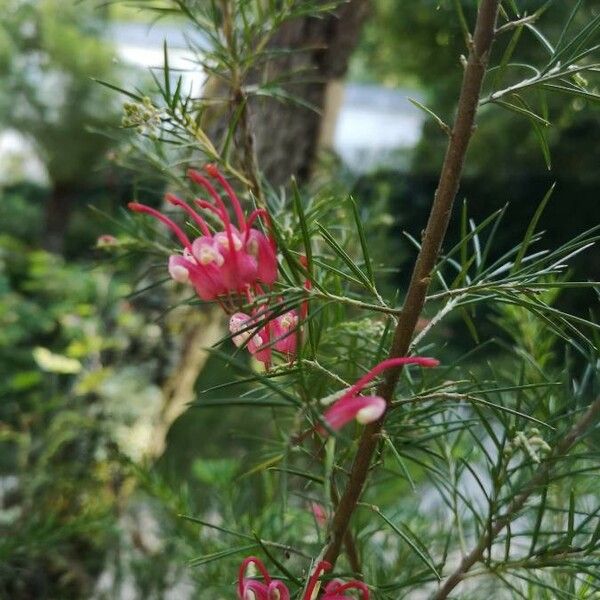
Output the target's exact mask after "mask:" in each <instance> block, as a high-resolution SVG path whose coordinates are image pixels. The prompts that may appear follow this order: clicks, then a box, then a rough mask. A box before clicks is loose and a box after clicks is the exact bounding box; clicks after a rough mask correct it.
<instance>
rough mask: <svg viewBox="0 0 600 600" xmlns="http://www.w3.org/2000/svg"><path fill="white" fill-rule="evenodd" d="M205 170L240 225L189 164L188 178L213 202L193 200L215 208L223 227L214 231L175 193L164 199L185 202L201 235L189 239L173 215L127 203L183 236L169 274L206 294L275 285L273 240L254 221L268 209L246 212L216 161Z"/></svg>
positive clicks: (206, 296)
mask: <svg viewBox="0 0 600 600" xmlns="http://www.w3.org/2000/svg"><path fill="white" fill-rule="evenodd" d="M205 170H206V172H207V174H208V175H209V176H210V177H211V178H213V179H216V180H217V181H218V182H219V183H220V184H221V186H222V187H223V189H224V190H225V192H226V194H227V196H228V198H229V201H230V203H231V207H232V208H233V212H234V214H235V216H236V221H237V226H236V225H234V224H233V223H232V222H231V218H230V215H229V211H228V209H227V207H226V206H225V203H224V202H223V200H222V198H221V196H220V195H219V193H218V192H217V190H216V189H215V188H214V186H213V185H212V183H211V182H210V181H209V180H208V179H207V178H206V177H205V176H204V175H202V174H201V173H200V172H198V171H196V170H194V169H190V170H189V171H188V176H189V178H190V179H191V180H192V181H193V182H195V183H197V184H198V185H200V186H201V187H202V188H203V189H204V190H205V191H206V192H207V193H208V195H209V196H210V198H211V199H212V202H209V201H207V200H205V199H201V198H196V199H195V200H194V203H195V205H196V206H198V207H199V208H201V209H202V210H204V211H207V212H210V213H213V214H214V215H215V216H216V218H217V219H218V221H220V223H221V227H222V230H220V231H217V232H215V233H213V232H211V229H210V228H209V226H208V223H207V222H206V220H205V219H204V217H203V216H202V214H200V213H199V212H198V211H196V210H194V208H192V207H191V206H190V205H189V204H188V203H187V202H185V201H184V200H182V199H181V198H178V197H177V196H175V195H174V194H167V195H166V196H165V198H166V200H167V201H168V202H170V203H171V204H173V205H174V206H178V207H179V208H181V209H182V210H183V211H184V212H185V213H187V215H188V216H189V217H190V218H191V219H192V221H193V222H194V224H195V225H196V226H197V227H198V230H199V231H200V232H201V235H200V236H199V237H197V238H196V239H194V241H191V240H190V239H189V237H188V236H187V235H186V234H185V233H184V231H183V230H182V229H181V227H179V226H178V225H177V224H176V223H175V222H174V221H172V220H171V219H170V218H169V217H167V216H165V215H163V214H162V213H160V212H159V211H157V210H156V209H154V208H151V207H150V206H146V205H145V204H140V203H138V202H131V203H130V204H129V208H130V209H131V210H133V211H136V212H143V213H147V214H149V215H152V216H153V217H155V218H157V219H158V220H159V221H161V222H163V223H164V224H165V225H166V226H167V227H169V229H171V231H172V232H173V233H174V234H175V235H176V236H177V238H178V239H179V241H180V242H181V245H182V246H183V248H182V250H183V251H182V254H173V255H172V256H170V257H169V274H170V275H171V277H172V278H173V279H174V280H175V281H178V282H180V283H191V284H192V285H193V287H194V288H195V290H196V292H197V293H198V296H200V298H202V299H203V300H209V301H210V300H218V299H223V297H231V295H232V294H235V295H237V294H246V293H247V291H248V290H255V289H257V286H260V284H261V283H262V284H265V285H267V286H271V285H273V283H275V280H276V279H277V256H276V246H275V241H274V240H273V238H272V237H267V236H266V235H265V234H264V233H263V232H262V231H260V230H258V229H256V228H254V227H252V226H253V225H254V222H255V221H256V220H257V219H259V218H262V219H264V220H266V221H267V224H268V220H269V219H268V215H267V212H266V211H265V210H263V209H257V210H255V211H254V212H252V213H251V214H250V216H249V217H248V218H246V217H245V216H244V213H243V211H242V207H241V205H240V201H239V200H238V198H237V196H236V194H235V192H234V191H233V189H232V188H231V186H230V185H229V183H228V182H227V180H226V179H225V178H224V177H223V175H221V173H220V172H219V171H218V170H217V168H216V167H215V166H213V165H207V166H206V167H205Z"/></svg>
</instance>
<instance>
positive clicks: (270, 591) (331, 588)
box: [237, 556, 369, 600]
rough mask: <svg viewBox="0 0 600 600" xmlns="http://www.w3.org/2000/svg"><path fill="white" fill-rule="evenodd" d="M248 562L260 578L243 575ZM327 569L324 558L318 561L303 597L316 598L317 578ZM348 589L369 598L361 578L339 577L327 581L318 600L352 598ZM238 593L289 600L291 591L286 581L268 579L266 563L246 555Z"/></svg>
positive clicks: (243, 599)
mask: <svg viewBox="0 0 600 600" xmlns="http://www.w3.org/2000/svg"><path fill="white" fill-rule="evenodd" d="M250 564H253V565H254V566H255V567H256V569H257V570H258V571H259V572H260V574H261V576H262V581H258V580H257V579H251V578H249V577H246V571H247V570H248V565H250ZM329 569H331V565H330V564H329V563H328V562H326V561H321V562H319V563H318V564H317V566H316V568H315V570H314V571H313V573H312V574H311V576H310V578H309V580H308V583H307V584H306V588H305V590H304V594H303V596H302V600H314V598H316V596H315V592H316V590H317V585H318V583H319V579H320V578H321V575H322V574H323V572H324V571H328V570H329ZM349 590H358V591H359V592H360V594H361V595H360V599H361V600H369V588H368V587H367V586H366V585H365V584H364V583H362V581H356V580H352V581H348V582H347V583H343V582H341V581H338V580H334V581H330V582H329V583H328V584H327V586H326V587H325V590H324V595H323V596H322V597H321V600H354V598H352V597H351V596H347V595H346V594H345V592H347V591H349ZM237 592H238V598H239V600H289V598H290V592H289V590H288V588H287V587H286V586H285V584H284V583H283V582H282V581H279V580H278V579H271V576H270V575H269V572H268V571H267V568H266V567H265V565H264V564H263V563H262V561H261V560H260V559H258V558H256V557H255V556H249V557H248V558H246V559H245V560H244V562H243V563H242V565H241V566H240V572H239V577H238V588H237Z"/></svg>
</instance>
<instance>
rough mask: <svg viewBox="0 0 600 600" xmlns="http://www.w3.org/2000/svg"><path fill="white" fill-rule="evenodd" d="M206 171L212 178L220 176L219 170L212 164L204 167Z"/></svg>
mask: <svg viewBox="0 0 600 600" xmlns="http://www.w3.org/2000/svg"><path fill="white" fill-rule="evenodd" d="M204 170H205V171H206V172H207V173H208V174H209V175H210V176H211V177H217V176H218V175H220V173H219V169H217V166H216V165H213V164H211V163H208V164H206V165H204Z"/></svg>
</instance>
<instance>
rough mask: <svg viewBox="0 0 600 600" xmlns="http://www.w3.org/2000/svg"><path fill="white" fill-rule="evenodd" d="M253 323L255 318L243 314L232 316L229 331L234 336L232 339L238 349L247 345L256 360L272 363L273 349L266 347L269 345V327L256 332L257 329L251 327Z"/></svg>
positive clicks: (238, 313)
mask: <svg viewBox="0 0 600 600" xmlns="http://www.w3.org/2000/svg"><path fill="white" fill-rule="evenodd" d="M253 322H255V319H254V318H253V317H250V316H249V315H247V314H245V313H242V312H237V313H234V314H233V315H231V317H230V319H229V331H230V332H231V333H232V334H234V336H233V338H232V340H233V343H234V344H235V345H236V346H237V347H238V348H240V347H241V346H243V345H246V348H247V349H248V352H250V354H252V355H253V356H254V358H256V360H259V361H260V362H263V363H267V362H271V348H270V347H267V348H265V347H264V346H265V345H267V344H268V343H269V337H268V335H267V327H262V328H260V329H259V330H258V331H256V327H255V328H252V327H251V325H252V323H253ZM244 330H245V331H244ZM238 332H240V333H238Z"/></svg>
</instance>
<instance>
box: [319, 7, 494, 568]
mask: <svg viewBox="0 0 600 600" xmlns="http://www.w3.org/2000/svg"><path fill="white" fill-rule="evenodd" d="M498 7H499V0H482V2H481V4H480V6H479V12H478V14H477V21H476V24H475V32H474V35H473V41H472V43H471V48H470V52H469V58H468V61H467V64H466V67H465V72H464V76H463V81H462V86H461V91H460V97H459V101H458V109H457V114H456V119H455V122H454V126H453V129H452V133H451V136H450V140H449V142H448V147H447V149H446V155H445V157H444V162H443V165H442V170H441V173H440V179H439V183H438V188H437V191H436V193H435V197H434V200H433V204H432V207H431V212H430V215H429V220H428V222H427V227H426V229H425V232H424V234H423V240H422V245H421V250H420V252H419V255H418V257H417V261H416V263H415V267H414V270H413V273H412V277H411V281H410V284H409V287H408V291H407V294H406V298H405V301H404V305H403V308H402V312H401V313H400V316H399V318H398V324H397V326H396V330H395V333H394V339H393V342H392V346H391V349H390V352H389V356H390V358H395V357H400V356H405V355H406V354H407V353H408V351H409V348H410V342H411V340H412V337H413V335H414V333H415V329H416V326H417V323H418V320H419V316H420V314H421V311H422V310H423V306H424V304H425V298H426V294H427V289H428V287H429V283H430V280H431V272H432V270H433V268H434V266H435V262H436V260H437V257H438V254H439V251H440V248H441V245H442V242H443V240H444V236H445V234H446V229H447V228H448V223H449V221H450V216H451V214H452V206H453V203H454V199H455V197H456V194H457V192H458V187H459V183H460V177H461V174H462V169H463V165H464V161H465V155H466V152H467V148H468V146H469V142H470V140H471V137H472V135H473V126H474V122H475V114H476V112H477V107H478V103H479V98H480V95H481V84H482V81H483V77H484V75H485V72H486V68H487V63H488V58H489V53H490V49H491V47H492V43H493V41H494V31H495V25H496V18H497V16H498ZM400 373H401V369H393V370H392V369H390V370H389V371H387V373H386V376H385V378H384V380H383V382H382V384H381V385H380V386H379V390H378V394H379V395H380V396H382V397H383V398H385V400H386V401H387V402H388V404H389V403H390V402H391V400H392V397H393V394H394V390H395V389H396V385H397V383H398V380H399V378H400ZM384 417H385V416H384ZM384 417H383V418H382V419H381V420H379V421H378V422H376V423H372V424H370V425H367V426H366V427H365V429H364V431H363V434H362V437H361V439H360V443H359V447H358V450H357V453H356V456H355V459H354V463H353V465H352V468H351V471H350V475H349V479H348V483H347V485H346V489H345V491H344V493H343V495H342V497H341V498H340V503H339V505H338V508H337V510H336V512H335V515H334V517H333V521H332V525H331V532H330V540H329V543H328V546H327V547H326V548H325V551H324V559H325V560H327V561H329V562H330V563H331V564H335V562H336V561H337V558H338V556H339V554H340V549H341V547H342V543H343V540H344V536H345V534H346V531H347V530H348V524H349V522H350V518H351V517H352V514H353V512H354V509H355V508H356V504H357V502H358V500H359V498H360V495H361V493H362V490H363V488H364V485H365V481H366V478H367V474H368V471H369V466H370V464H371V460H372V458H373V455H374V454H375V451H376V449H377V446H378V440H379V433H380V432H381V429H382V427H383V419H384Z"/></svg>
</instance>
